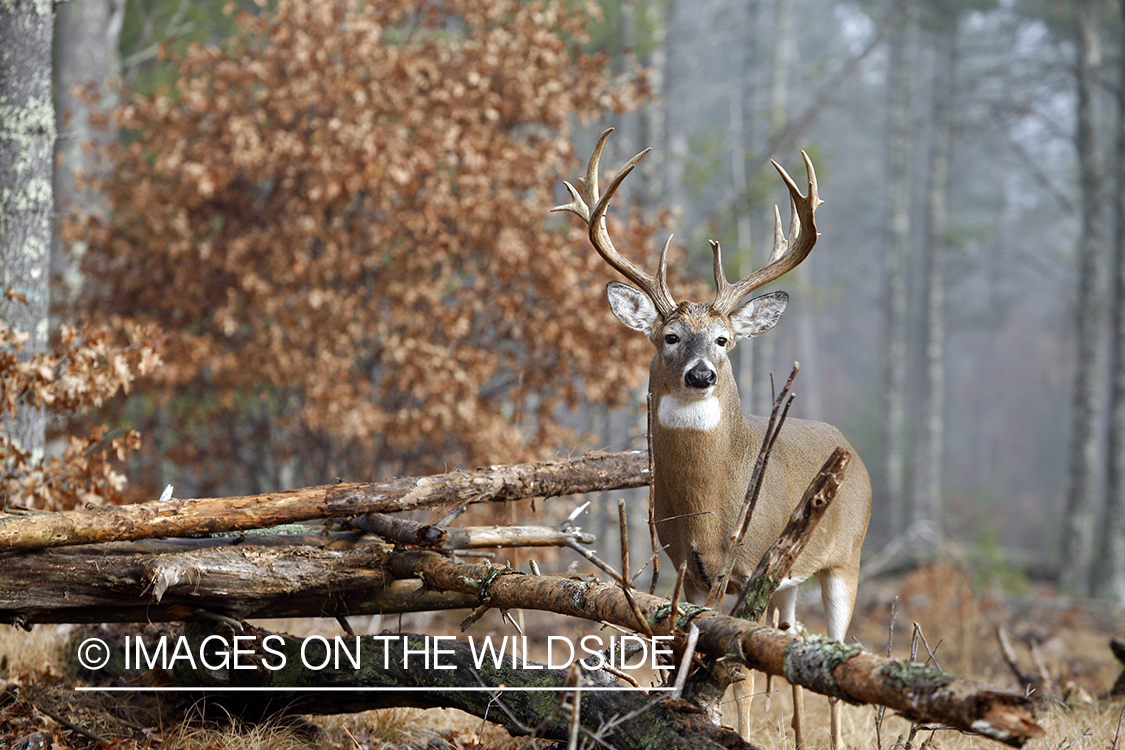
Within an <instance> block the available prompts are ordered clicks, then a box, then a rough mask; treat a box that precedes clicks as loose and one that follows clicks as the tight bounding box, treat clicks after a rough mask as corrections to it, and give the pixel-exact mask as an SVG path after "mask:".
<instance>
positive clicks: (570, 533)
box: [346, 513, 596, 549]
mask: <svg viewBox="0 0 1125 750" xmlns="http://www.w3.org/2000/svg"><path fill="white" fill-rule="evenodd" d="M346 523H347V525H348V526H350V527H352V528H356V529H362V530H363V531H366V532H369V533H371V534H376V535H378V536H381V537H383V538H384V539H388V540H390V541H393V542H398V543H399V544H411V545H415V546H418V547H435V548H438V549H487V548H491V547H567V546H570V545H571V544H572V543H578V544H593V543H594V542H595V541H596V539H595V537H594V535H593V534H584V533H582V532H581V531H576V530H573V529H566V530H559V529H553V528H551V527H549V526H438V525H434V524H422V523H418V522H417V521H411V520H410V519H409V518H396V517H395V516H388V515H386V514H384V513H365V514H363V515H362V516H359V517H357V518H352V519H349V520H348V521H347V522H346Z"/></svg>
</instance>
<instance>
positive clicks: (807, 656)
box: [785, 635, 863, 705]
mask: <svg viewBox="0 0 1125 750" xmlns="http://www.w3.org/2000/svg"><path fill="white" fill-rule="evenodd" d="M862 651H863V647H862V646H858V645H855V644H850V645H849V644H846V643H840V642H838V641H833V640H831V639H829V638H827V637H825V636H822V635H810V636H807V637H805V638H804V639H803V640H800V641H797V642H796V643H794V644H792V645H791V646H789V647H788V648H787V649H786V650H785V679H787V680H788V681H789V682H791V683H793V684H795V685H798V684H799V685H804V686H805V687H808V688H810V689H812V690H815V691H816V692H818V693H823V694H824V695H828V696H831V697H833V698H840V699H841V700H845V701H848V702H849V703H853V704H856V705H859V704H860V703H861V701H856V700H855V699H853V698H851V697H850V696H849V695H847V694H846V693H844V692H842V691H841V690H840V683H839V682H837V680H836V676H835V675H834V674H833V670H835V669H836V667H838V666H840V665H841V664H843V663H844V662H846V661H847V660H848V659H851V658H852V657H853V656H855V655H857V654H859V653H860V652H862Z"/></svg>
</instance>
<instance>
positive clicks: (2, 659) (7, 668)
mask: <svg viewBox="0 0 1125 750" xmlns="http://www.w3.org/2000/svg"><path fill="white" fill-rule="evenodd" d="M71 629H72V628H71V627H70V626H59V625H36V626H34V627H33V628H32V629H31V630H30V631H25V630H21V629H19V628H14V627H10V626H7V625H0V679H8V678H9V677H11V676H14V675H22V674H28V673H31V672H36V671H42V670H50V669H56V670H61V669H62V664H63V650H64V649H65V648H66V643H67V639H68V638H69V634H70V631H71Z"/></svg>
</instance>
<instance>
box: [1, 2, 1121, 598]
mask: <svg viewBox="0 0 1125 750" xmlns="http://www.w3.org/2000/svg"><path fill="white" fill-rule="evenodd" d="M48 10H49V4H46V6H45V5H44V4H42V3H32V2H30V1H29V0H16V2H14V3H11V4H5V5H4V6H3V7H2V8H0V56H2V60H0V88H2V89H3V92H4V97H2V98H0V101H3V102H4V105H3V106H4V107H5V108H6V109H5V110H4V117H3V118H0V123H2V124H0V197H2V199H3V206H4V210H3V212H0V214H2V215H0V275H2V278H0V287H3V288H4V289H6V290H8V294H6V295H5V297H4V299H3V301H2V303H0V320H2V321H3V322H4V324H5V328H4V329H3V331H0V333H2V334H3V336H2V338H3V341H2V343H3V344H4V352H5V354H4V359H3V360H2V361H0V365H2V366H3V369H4V374H5V381H4V384H3V392H4V399H3V402H2V404H3V409H4V410H5V419H6V420H7V421H6V428H7V429H6V430H5V435H4V437H3V440H2V441H0V450H2V451H3V453H4V455H3V458H4V476H3V483H4V494H5V498H4V500H5V503H6V504H9V505H21V504H22V505H28V506H35V507H42V508H61V507H71V506H73V505H75V504H78V503H87V502H122V501H127V500H131V499H138V498H144V499H151V498H154V497H156V496H158V495H159V494H160V492H161V490H162V488H163V487H164V486H165V485H167V484H173V485H174V486H175V488H176V494H177V496H181V497H187V496H205V495H210V496H219V495H232V494H244V493H254V492H266V491H272V490H278V489H285V488H289V487H295V486H304V485H312V484H320V483H325V482H331V481H333V480H335V479H336V478H337V477H343V478H345V479H348V480H356V481H359V480H365V479H374V478H376V477H382V476H388V475H391V474H421V473H426V472H431V471H435V470H442V469H446V468H458V467H470V466H476V465H480V464H486V463H508V462H513V461H519V460H526V459H531V458H542V457H552V456H555V455H559V454H560V453H563V454H565V453H568V452H571V451H574V450H578V449H582V448H586V447H599V448H606V449H611V450H619V449H626V448H630V447H633V448H639V447H643V445H644V416H643V415H644V384H643V377H644V373H645V369H646V368H645V365H646V362H647V357H648V352H647V351H646V347H647V344H645V342H644V341H642V340H638V339H639V338H640V337H637V336H635V335H633V334H631V333H630V332H629V331H627V330H625V329H624V328H623V327H621V326H620V325H618V324H617V322H616V321H615V320H613V319H612V317H611V316H610V315H609V313H608V309H607V305H606V303H605V300H604V295H603V289H604V284H605V282H606V281H607V280H608V279H609V278H610V273H609V271H608V269H606V268H605V266H604V264H603V263H602V261H601V260H600V259H598V258H597V256H596V255H595V254H594V253H593V252H591V250H590V248H589V245H588V242H587V241H586V239H585V237H584V235H583V233H582V232H581V231H580V229H579V228H578V227H575V226H574V225H573V224H574V223H573V222H568V221H566V220H565V219H564V218H559V217H557V216H555V217H552V216H549V215H548V211H549V209H550V207H551V206H553V205H556V204H557V203H560V202H563V199H564V192H563V189H562V185H561V180H562V179H570V180H573V179H574V178H575V177H576V176H577V175H578V174H579V173H580V170H581V165H580V163H579V162H580V158H581V157H582V156H584V155H585V154H588V153H589V149H590V147H591V145H592V143H593V141H594V138H595V137H596V135H597V134H598V133H599V132H601V130H602V129H603V128H604V127H606V126H613V127H615V128H617V132H616V133H615V135H614V137H613V138H612V139H611V140H610V146H611V148H612V153H609V154H607V156H606V158H605V159H604V160H603V163H605V164H607V165H611V166H612V165H616V164H618V163H620V162H622V161H624V159H626V158H628V157H630V156H632V155H633V154H634V153H636V152H637V151H640V150H641V149H642V148H645V147H647V146H652V147H653V152H652V153H651V154H650V155H649V156H648V157H647V158H646V160H645V161H644V162H643V164H642V166H641V168H640V169H638V171H637V173H636V175H635V176H634V177H632V178H630V180H629V182H627V183H626V188H627V192H626V195H625V196H623V197H624V198H625V200H621V201H620V205H619V206H618V207H617V209H616V213H615V214H614V217H613V218H612V221H613V222H614V226H613V228H612V231H613V232H614V235H615V237H616V238H617V245H618V247H619V248H621V249H623V251H624V252H625V253H626V254H627V255H629V256H630V257H632V258H634V259H636V260H638V261H640V262H642V263H647V264H648V265H650V266H651V265H652V264H653V263H654V260H655V255H656V250H657V249H658V247H659V245H660V243H661V242H662V240H663V234H664V233H665V232H668V231H673V232H675V235H676V240H675V247H676V248H677V249H676V251H675V252H674V253H673V258H672V265H673V277H674V278H673V281H672V283H673V290H674V291H677V292H678V296H684V294H683V290H687V289H693V290H694V293H696V294H699V293H701V291H700V290H705V289H706V287H707V286H708V285H709V282H708V281H706V280H707V279H709V277H710V260H709V258H710V253H709V252H707V245H706V241H707V240H708V239H716V240H719V241H721V242H722V244H723V246H724V249H726V250H727V252H726V257H727V258H728V261H727V262H728V269H727V273H728V275H729V276H732V277H733V276H741V275H743V274H745V273H747V272H748V271H749V270H752V269H753V268H755V267H758V266H760V265H763V264H764V262H765V257H764V256H765V254H766V253H767V252H768V249H769V248H770V247H771V245H772V211H773V204H774V203H780V204H781V205H782V206H784V205H785V203H784V201H785V196H784V194H783V192H782V188H781V186H780V183H779V181H778V179H777V177H776V173H774V172H773V170H772V167H770V165H769V160H770V159H771V158H772V159H776V160H778V161H779V162H780V163H781V164H783V165H785V166H787V167H788V168H790V171H791V172H792V171H793V170H794V169H796V170H797V171H796V172H793V173H794V174H799V172H800V162H799V153H798V152H799V150H801V149H804V150H806V151H808V152H809V154H810V155H811V156H812V158H813V161H814V163H815V164H816V166H817V170H818V176H819V178H820V192H821V195H822V197H823V198H824V199H825V201H826V202H825V205H824V206H823V207H822V208H821V209H820V210H819V211H818V228H819V230H820V232H821V234H822V237H821V240H820V242H819V243H818V246H817V248H816V249H815V251H814V253H813V255H812V256H811V258H810V259H809V260H808V261H806V263H805V264H803V265H802V266H801V268H800V269H799V270H798V271H796V272H794V273H792V274H790V275H789V276H788V277H786V278H784V279H782V280H781V281H780V282H778V283H777V284H775V286H776V287H777V288H783V289H786V290H787V291H789V292H790V294H791V303H790V306H789V310H788V313H787V315H786V316H785V317H784V318H783V319H782V321H781V323H780V324H779V326H778V327H777V329H775V331H773V332H772V333H771V334H770V335H769V336H766V337H763V338H761V339H757V340H755V341H754V342H753V343H752V345H750V346H746V345H745V344H744V345H742V346H741V347H739V349H738V350H736V351H738V352H739V357H738V362H737V364H738V376H739V380H740V382H741V384H742V391H743V404H744V407H746V408H747V409H748V410H752V411H755V412H756V413H761V412H762V411H764V410H766V409H767V406H766V404H767V403H768V400H769V393H770V389H769V384H770V373H773V374H775V375H776V376H778V377H783V376H784V375H785V374H787V373H788V371H789V368H790V366H791V364H792V362H793V361H794V360H797V361H800V362H801V375H800V379H799V381H798V387H799V398H798V400H797V402H796V405H795V408H794V412H793V413H794V414H795V415H796V416H800V417H805V418H814V419H821V420H824V421H828V422H831V423H834V424H836V425H838V426H840V427H841V429H843V431H844V433H845V434H846V435H847V436H848V437H849V439H850V440H851V442H852V443H853V445H854V446H855V447H856V448H857V450H858V451H859V453H860V455H861V456H863V457H864V459H865V461H866V463H867V466H868V468H869V470H870V471H871V474H872V478H873V480H874V484H875V501H874V503H875V506H874V508H875V509H874V513H873V520H872V528H871V533H870V535H869V538H868V545H869V546H870V547H871V549H870V551H869V552H868V556H869V559H870V558H875V559H878V555H877V553H878V552H879V551H880V550H885V549H888V548H898V549H902V548H908V549H910V550H912V551H919V550H922V551H923V552H925V550H930V551H931V552H932V553H934V554H936V553H937V552H938V551H942V550H944V551H948V550H949V549H950V548H956V549H957V550H959V553H961V554H965V555H969V556H971V557H974V559H977V560H978V561H981V560H983V561H989V564H988V565H985V566H982V567H983V568H985V569H988V570H992V571H994V572H995V571H1003V572H1005V574H1007V573H1010V572H1011V571H1016V572H1018V573H1019V574H1020V575H1035V576H1044V577H1047V578H1051V579H1054V580H1057V581H1058V582H1059V584H1060V585H1062V586H1063V587H1064V588H1066V589H1067V590H1069V591H1071V592H1072V593H1075V594H1081V595H1086V594H1095V595H1101V596H1111V597H1114V598H1116V599H1118V600H1120V601H1125V219H1123V218H1122V216H1123V213H1125V206H1123V203H1122V200H1123V198H1122V196H1125V24H1123V23H1122V12H1123V7H1122V6H1119V5H1118V4H1115V3H1110V2H1103V1H1101V0H1076V1H1075V2H1045V1H1038V2H1036V1H1035V0H1027V1H1024V0H1005V1H1003V2H987V1H985V0H979V1H972V0H964V1H958V0H890V1H883V2H875V1H864V2H860V1H857V2H830V3H824V2H812V1H811V0H750V1H747V0H740V1H738V2H730V1H720V0H694V1H692V2H688V1H687V0H633V1H632V2H628V1H620V2H617V1H615V2H605V3H600V4H596V5H595V4H584V3H578V2H546V1H543V2H455V1H451V2H446V3H417V2H384V3H376V4H364V3H349V2H339V3H324V2H313V1H312V0H307V1H298V0H292V1H289V0H286V1H284V2H278V3H267V4H264V5H262V6H258V5H253V4H249V3H245V4H239V3H234V2H223V3H219V2H191V3H189V2H184V1H183V0H74V1H73V2H70V3H63V4H61V5H59V6H58V8H57V19H56V18H54V17H53V14H52V13H51V12H48ZM52 38H53V40H54V45H53V49H54V57H53V58H52V57H51V56H50V55H46V56H44V54H43V53H44V50H50V49H51V48H52V46H51V39H52ZM29 71H30V72H29ZM48 108H50V109H53V112H50V113H49V116H48V114H46V112H47V109H48ZM56 122H57V125H56ZM56 136H57V138H56ZM52 148H53V149H54V153H53V155H52V151H51V149H52ZM28 175H30V177H28ZM44 180H46V181H48V182H50V183H52V184H51V185H49V186H48V185H47V183H46V182H44ZM48 267H49V271H50V272H48ZM48 280H50V281H48ZM702 293H705V294H706V293H707V292H705V291H703V292H702ZM48 306H49V307H50V310H51V311H52V312H51V318H50V324H49V325H48ZM36 352H38V353H36ZM126 477H128V483H126V482H125V478H126ZM606 510H607V515H608V511H609V509H608V508H607V509H606ZM595 526H596V524H595ZM604 536H606V537H612V531H607V532H604ZM607 542H608V539H607ZM1018 577H1019V576H1016V579H1018ZM1005 581H1006V582H1007V583H1009V584H1010V583H1012V581H1013V578H1012V576H1010V575H1006V577H1005ZM1016 585H1018V582H1017V584H1016Z"/></svg>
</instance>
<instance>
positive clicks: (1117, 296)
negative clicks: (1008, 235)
mask: <svg viewBox="0 0 1125 750" xmlns="http://www.w3.org/2000/svg"><path fill="white" fill-rule="evenodd" d="M1121 13H1122V17H1123V18H1125V0H1122V2H1121ZM1118 43H1119V44H1121V45H1122V49H1125V37H1122V38H1121V39H1119V40H1118ZM1119 60H1120V62H1119V65H1120V70H1119V73H1118V76H1119V78H1118V82H1117V143H1116V151H1117V153H1116V158H1115V159H1114V161H1113V163H1114V173H1113V183H1114V185H1115V190H1114V199H1113V215H1114V235H1113V291H1112V296H1111V297H1110V299H1111V300H1113V304H1112V305H1110V309H1111V313H1110V315H1111V320H1110V360H1109V361H1110V372H1111V373H1112V376H1111V377H1112V378H1113V381H1112V385H1111V388H1110V403H1109V410H1108V411H1109V419H1110V423H1109V439H1108V452H1109V456H1108V459H1107V461H1106V493H1105V516H1104V517H1103V519H1102V523H1101V525H1100V527H1099V528H1100V531H1101V539H1100V540H1099V541H1100V543H1101V544H1100V547H1101V551H1102V552H1101V555H1100V559H1101V560H1102V561H1103V562H1102V563H1101V565H1102V568H1101V569H1100V570H1095V571H1093V572H1094V575H1093V579H1094V580H1095V581H1100V582H1101V585H1102V590H1101V591H1100V592H1097V593H1101V594H1103V595H1105V596H1110V597H1113V598H1114V599H1116V600H1117V601H1119V602H1125V55H1121V56H1120V57H1119Z"/></svg>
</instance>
